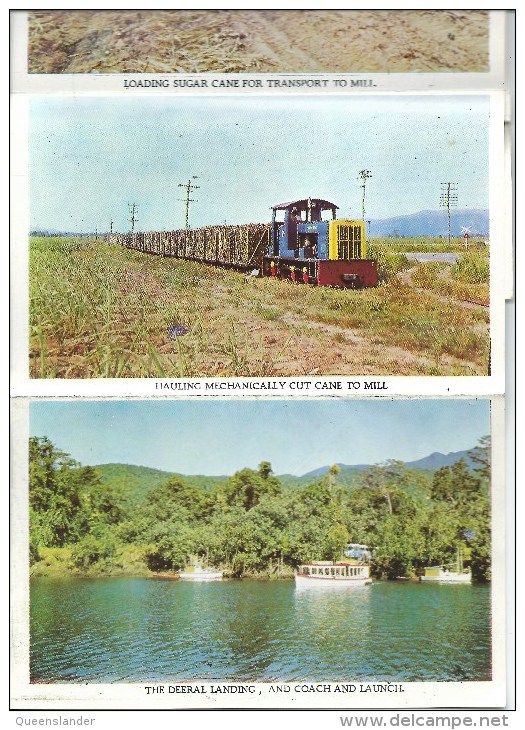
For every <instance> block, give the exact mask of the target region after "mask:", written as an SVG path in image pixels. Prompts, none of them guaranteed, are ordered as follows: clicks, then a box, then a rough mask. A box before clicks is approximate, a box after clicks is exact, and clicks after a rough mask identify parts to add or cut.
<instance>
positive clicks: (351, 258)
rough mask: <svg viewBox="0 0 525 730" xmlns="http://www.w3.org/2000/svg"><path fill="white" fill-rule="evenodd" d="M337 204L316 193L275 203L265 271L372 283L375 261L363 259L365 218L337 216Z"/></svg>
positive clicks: (308, 279)
mask: <svg viewBox="0 0 525 730" xmlns="http://www.w3.org/2000/svg"><path fill="white" fill-rule="evenodd" d="M337 209H338V208H337V206H336V205H335V204H334V203H330V202H329V201H328V200H321V199H319V198H307V199H304V200H295V201H292V202H290V203H281V204H280V205H275V206H274V207H273V208H272V223H271V226H270V244H269V246H268V250H267V255H266V256H265V257H264V261H263V269H264V273H265V274H267V275H270V276H280V277H282V278H290V279H291V280H292V281H301V282H303V283H311V284H319V285H325V286H343V287H349V288H360V287H363V286H376V285H377V265H376V262H375V261H371V260H369V259H367V258H366V240H365V226H364V222H363V221H358V220H337V217H336V211H337Z"/></svg>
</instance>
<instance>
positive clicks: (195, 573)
mask: <svg viewBox="0 0 525 730" xmlns="http://www.w3.org/2000/svg"><path fill="white" fill-rule="evenodd" d="M179 577H180V579H181V580H188V581H193V582H194V583H198V582H201V581H202V582H204V581H212V580H222V579H223V572H222V570H217V569H216V568H203V567H202V566H200V565H188V566H187V567H186V569H185V570H183V571H182V572H181V573H179Z"/></svg>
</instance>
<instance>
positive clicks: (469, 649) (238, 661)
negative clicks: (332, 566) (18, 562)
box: [31, 578, 491, 683]
mask: <svg viewBox="0 0 525 730" xmlns="http://www.w3.org/2000/svg"><path fill="white" fill-rule="evenodd" d="M490 635H491V632H490V589H489V588H488V587H487V586H486V585H481V586H479V585H440V584H423V583H410V582H407V583H403V582H395V581H375V582H374V583H373V584H372V585H369V586H364V587H361V588H336V589H319V588H317V589H316V588H312V589H303V590H298V589H297V588H295V586H294V583H293V581H286V580H281V581H278V580H276V581H261V580H259V581H255V580H243V581H234V580H228V581H222V582H218V583H210V584H205V583H200V584H190V583H185V582H184V581H169V580H151V579H133V578H122V579H118V578H109V579H81V578H75V579H46V578H39V579H34V580H33V581H32V585H31V681H32V682H40V683H50V682H56V683H61V682H78V683H85V682H96V683H111V682H145V681H184V680H188V681H191V680H193V681H196V680H202V681H212V680H218V681H228V682H231V681H270V680H281V681H303V680H304V681H316V680H317V681H344V680H356V681H405V682H409V681H469V680H472V681H474V680H478V681H483V680H489V679H490V678H491V668H490V667H491V660H490Z"/></svg>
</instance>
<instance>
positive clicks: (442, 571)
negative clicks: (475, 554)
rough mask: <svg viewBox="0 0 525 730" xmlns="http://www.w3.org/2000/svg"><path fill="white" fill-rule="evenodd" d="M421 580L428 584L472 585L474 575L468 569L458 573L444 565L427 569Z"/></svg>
mask: <svg viewBox="0 0 525 730" xmlns="http://www.w3.org/2000/svg"><path fill="white" fill-rule="evenodd" d="M419 580H420V581H422V582H426V583H432V582H434V583H472V573H471V572H470V570H468V569H466V570H462V571H457V570H449V569H448V568H447V567H446V566H444V565H431V566H429V567H427V568H425V574H424V575H422V576H420V578H419Z"/></svg>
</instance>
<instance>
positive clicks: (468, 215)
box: [368, 209, 489, 238]
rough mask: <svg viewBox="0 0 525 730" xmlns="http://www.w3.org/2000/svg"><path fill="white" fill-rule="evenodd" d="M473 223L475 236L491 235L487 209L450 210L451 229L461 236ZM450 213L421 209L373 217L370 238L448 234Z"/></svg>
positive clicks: (454, 233)
mask: <svg viewBox="0 0 525 730" xmlns="http://www.w3.org/2000/svg"><path fill="white" fill-rule="evenodd" d="M469 226H470V227H471V235H472V236H488V235H489V211H488V210H451V211H450V232H451V235H452V236H461V235H462V231H461V229H462V228H463V227H469ZM447 235H448V222H447V213H446V211H445V210H444V209H443V210H420V211H419V212H418V213H413V214H412V215H400V216H395V217H394V218H383V219H377V220H371V221H370V224H369V226H368V236H369V237H371V238H385V237H393V238H403V237H405V238H412V237H417V236H447Z"/></svg>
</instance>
